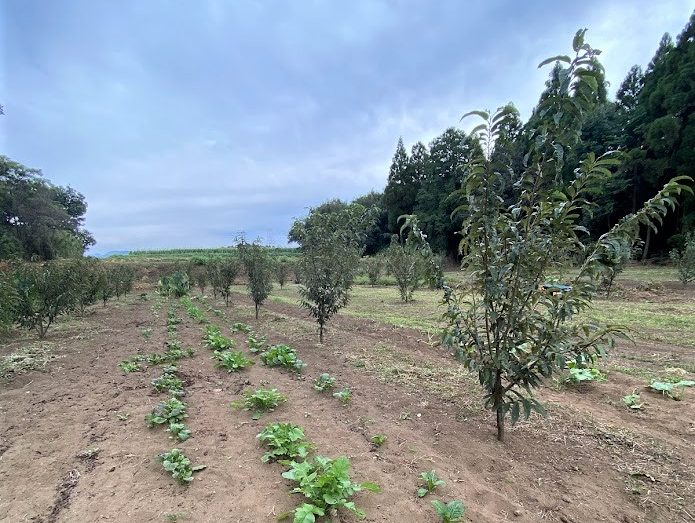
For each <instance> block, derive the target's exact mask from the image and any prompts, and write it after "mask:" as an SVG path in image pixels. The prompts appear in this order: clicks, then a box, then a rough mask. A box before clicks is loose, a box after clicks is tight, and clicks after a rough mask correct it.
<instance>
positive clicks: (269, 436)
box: [256, 423, 311, 463]
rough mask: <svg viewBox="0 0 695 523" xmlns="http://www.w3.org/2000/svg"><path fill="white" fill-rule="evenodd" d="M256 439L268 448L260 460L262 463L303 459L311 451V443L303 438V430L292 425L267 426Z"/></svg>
mask: <svg viewBox="0 0 695 523" xmlns="http://www.w3.org/2000/svg"><path fill="white" fill-rule="evenodd" d="M256 437H257V438H258V439H259V440H260V441H261V442H263V443H265V444H266V445H267V446H268V447H269V448H270V450H269V451H268V452H266V453H265V454H263V457H262V458H261V461H262V462H263V463H268V462H269V461H278V460H288V459H295V458H301V459H305V458H306V457H307V456H308V455H309V450H310V449H311V443H309V442H308V441H307V440H306V439H305V437H304V430H303V429H302V428H301V427H300V426H298V425H295V424H293V423H274V424H272V425H268V426H267V427H266V428H264V429H263V431H262V432H261V433H260V434H258V435H257V436H256Z"/></svg>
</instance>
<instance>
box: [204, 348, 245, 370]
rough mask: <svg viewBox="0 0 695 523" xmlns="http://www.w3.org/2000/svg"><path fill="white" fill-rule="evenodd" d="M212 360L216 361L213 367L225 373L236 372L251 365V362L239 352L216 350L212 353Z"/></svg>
mask: <svg viewBox="0 0 695 523" xmlns="http://www.w3.org/2000/svg"><path fill="white" fill-rule="evenodd" d="M212 359H214V360H216V361H215V367H218V368H221V369H226V370H227V372H237V371H240V370H242V369H245V368H246V367H249V366H251V365H253V362H252V361H251V360H250V359H248V358H247V357H246V356H244V353H243V352H239V351H229V350H225V351H218V350H216V351H215V352H213V356H212Z"/></svg>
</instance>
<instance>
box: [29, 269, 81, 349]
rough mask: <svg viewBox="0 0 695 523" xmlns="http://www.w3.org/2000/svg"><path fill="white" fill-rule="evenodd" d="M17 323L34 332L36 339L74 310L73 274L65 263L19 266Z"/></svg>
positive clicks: (75, 282)
mask: <svg viewBox="0 0 695 523" xmlns="http://www.w3.org/2000/svg"><path fill="white" fill-rule="evenodd" d="M15 278H16V285H17V287H16V289H17V307H16V314H17V322H18V323H19V324H20V325H21V326H22V327H26V328H28V329H35V330H36V331H37V332H38V334H39V337H40V338H43V337H44V336H46V332H47V331H48V328H49V327H50V326H51V325H52V324H53V323H54V322H55V320H56V319H57V318H58V317H59V316H61V315H62V314H66V313H68V312H70V311H72V310H74V309H75V305H76V301H77V300H76V294H77V289H78V280H77V271H75V269H74V265H73V264H71V263H65V262H46V263H43V264H41V265H31V264H23V265H20V266H19V267H18V268H17V270H16V272H15Z"/></svg>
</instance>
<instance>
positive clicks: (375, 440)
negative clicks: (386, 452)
mask: <svg viewBox="0 0 695 523" xmlns="http://www.w3.org/2000/svg"><path fill="white" fill-rule="evenodd" d="M387 439H388V438H387V437H386V436H385V435H384V434H374V435H373V436H372V437H371V438H369V441H371V442H372V446H373V447H374V448H375V449H378V448H379V447H381V446H383V445H384V443H386V440H387Z"/></svg>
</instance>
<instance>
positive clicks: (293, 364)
mask: <svg viewBox="0 0 695 523" xmlns="http://www.w3.org/2000/svg"><path fill="white" fill-rule="evenodd" d="M259 357H260V359H261V361H262V362H263V364H264V365H267V366H268V367H285V368H288V369H292V370H294V371H297V372H300V371H301V370H302V369H303V368H304V367H305V366H306V364H305V363H304V362H303V361H302V360H300V359H299V358H298V357H297V352H296V351H295V350H294V349H293V348H292V347H290V346H289V345H271V346H270V347H268V349H267V350H266V351H264V352H261V354H260V356H259Z"/></svg>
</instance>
